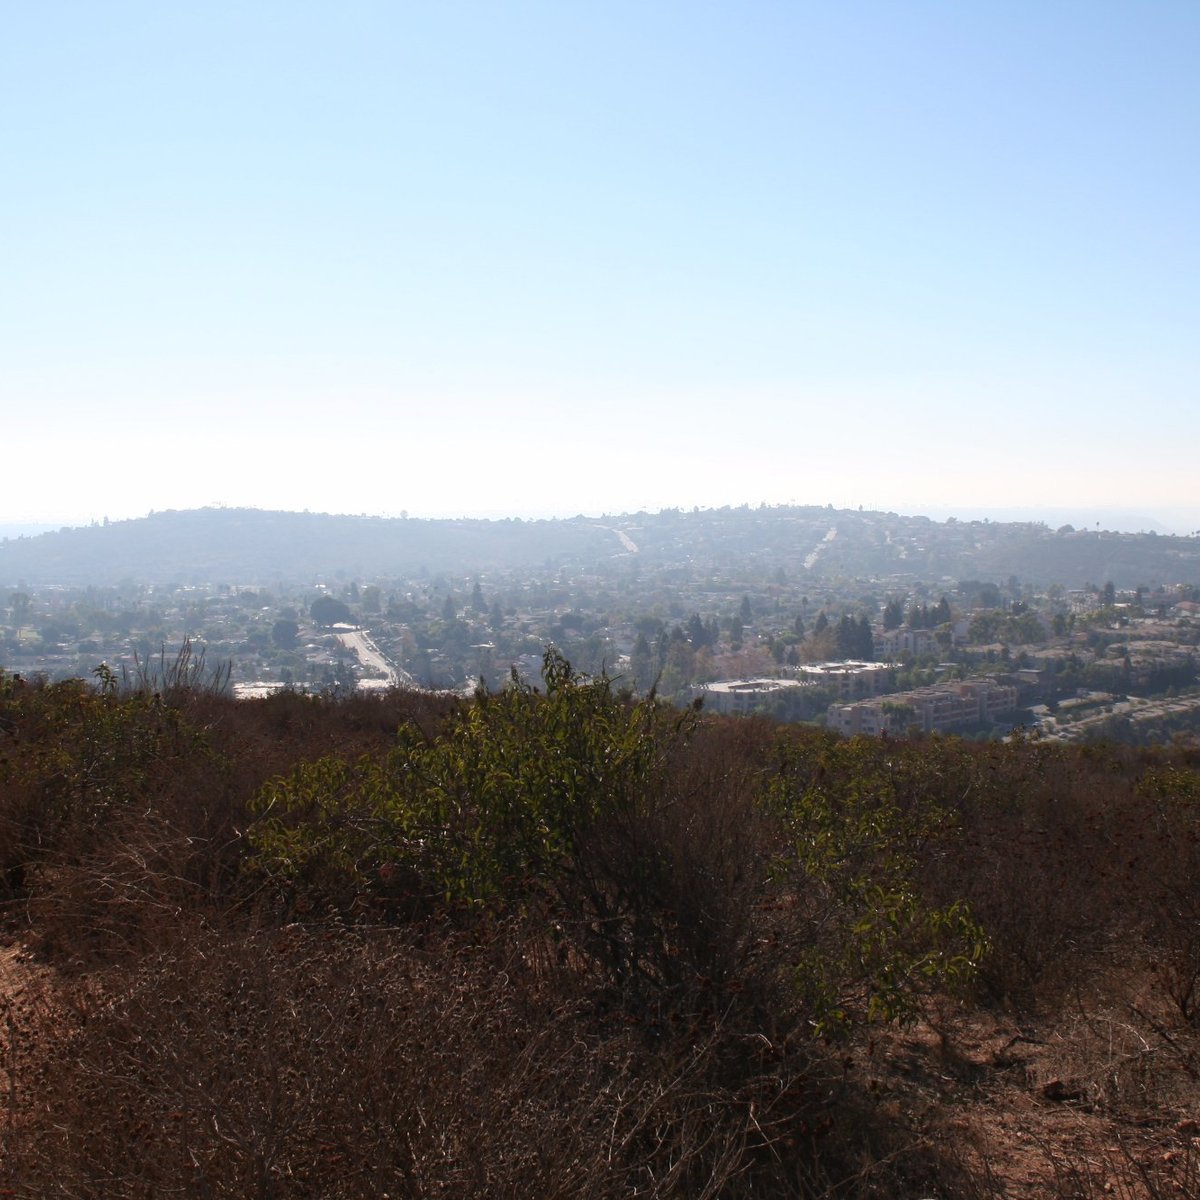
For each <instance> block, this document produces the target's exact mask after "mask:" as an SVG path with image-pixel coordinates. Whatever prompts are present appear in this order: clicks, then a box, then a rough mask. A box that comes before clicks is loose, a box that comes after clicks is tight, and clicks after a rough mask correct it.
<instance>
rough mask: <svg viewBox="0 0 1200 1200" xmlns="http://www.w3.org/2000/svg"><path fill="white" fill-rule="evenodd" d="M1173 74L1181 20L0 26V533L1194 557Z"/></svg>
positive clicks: (893, 14) (246, 9)
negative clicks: (877, 513)
mask: <svg viewBox="0 0 1200 1200" xmlns="http://www.w3.org/2000/svg"><path fill="white" fill-rule="evenodd" d="M1198 59H1200V6H1198V5H1196V4H1195V3H1192V2H1190V0H1189V2H1187V3H1170V2H1163V3H1157V4H1153V5H1134V4H1128V3H1121V4H1114V3H1104V2H1097V3H1091V4H1087V5H1081V4H1065V3H1051V4H1034V3H1021V2H1017V3H1011V2H1008V3H974V4H970V5H952V4H945V3H921V4H899V3H852V4H809V3H789V4H776V3H742V4H733V3H722V4H706V5H700V4H683V3H657V4H631V3H609V4H603V5H599V4H594V5H580V4H562V3H544V4H532V3H503V4H496V3H490V2H489V3H478V4H462V3H437V4H415V3H408V4H403V3H393V2H387V3H384V2H380V3H362V2H356V0H347V2H345V3H340V4H336V5H330V4H313V3H296V2H295V0H288V2H287V3H267V2H259V3H253V4H244V3H239V4H231V3H225V2H221V0H218V2H215V3H208V4H202V5H178V4H163V3H136V4H131V3H107V4H91V3H59V4H24V5H9V6H8V9H7V12H6V15H5V22H4V35H3V38H2V39H0V110H2V111H3V114H4V115H3V119H2V121H0V173H2V176H3V179H4V185H3V187H0V231H2V232H0V238H2V239H3V246H4V250H3V273H4V286H3V288H2V289H0V416H2V419H3V426H2V428H3V439H2V441H0V446H2V447H3V466H4V474H3V485H2V487H0V521H5V522H19V521H28V522H35V521H51V522H60V521H61V522H75V521H88V520H93V519H100V518H103V517H105V516H108V517H110V518H113V519H116V518H120V517H129V516H140V515H144V514H145V513H147V512H148V511H150V510H152V509H155V510H161V509H165V508H189V507H196V506H201V505H209V504H224V505H230V506H233V505H239V506H241V505H249V506H255V507H263V508H285V509H311V510H314V511H329V512H343V513H359V512H363V513H378V514H388V515H391V514H399V513H400V512H402V511H407V512H408V513H410V514H411V515H414V516H426V515H475V514H477V515H503V514H513V515H550V514H554V515H572V514H575V513H580V512H582V513H597V514H598V513H601V512H605V511H608V512H617V511H632V510H637V509H641V508H650V509H655V508H661V507H665V506H675V505H680V506H686V507H691V506H693V505H701V506H720V505H724V504H735V505H736V504H742V503H745V502H749V503H751V504H758V503H760V502H763V501H765V502H767V503H788V502H793V501H794V502H796V503H799V504H826V503H831V504H833V505H835V506H839V507H842V506H853V507H857V506H858V505H860V504H861V505H864V506H866V507H867V508H885V509H892V510H896V511H902V512H912V513H916V512H927V511H928V512H935V511H936V512H938V513H943V514H948V513H952V512H956V511H961V512H962V513H963V514H964V515H970V513H971V512H975V511H982V510H1001V509H1007V510H1014V509H1020V510H1025V511H1029V512H1030V513H1031V514H1037V513H1038V512H1042V511H1045V512H1047V513H1049V512H1056V513H1057V512H1064V511H1074V510H1075V509H1078V510H1080V511H1081V512H1083V513H1085V514H1086V512H1090V511H1092V510H1123V511H1131V512H1136V513H1140V514H1146V515H1147V517H1149V518H1154V519H1156V520H1158V521H1159V522H1160V527H1164V528H1166V527H1171V528H1179V529H1183V528H1188V527H1191V526H1196V525H1200V498H1198V496H1197V487H1196V482H1195V479H1196V455H1197V448H1198V447H1200V388H1198V383H1200V337H1198V336H1197V331H1198V330H1200V232H1198V230H1200V223H1198V222H1197V220H1196V203H1197V196H1198V195H1200V156H1198V155H1197V153H1196V146H1197V145H1198V144H1200V120H1198V118H1200V74H1198V73H1197V70H1196V62H1197V61H1198ZM1170 513H1174V514H1175V516H1174V517H1170V516H1166V515H1164V514H1170ZM1190 514H1195V517H1194V519H1193V517H1192V516H1191V515H1190Z"/></svg>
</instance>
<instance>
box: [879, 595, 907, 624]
mask: <svg viewBox="0 0 1200 1200" xmlns="http://www.w3.org/2000/svg"><path fill="white" fill-rule="evenodd" d="M903 624H904V605H903V604H902V603H901V601H900V600H899V599H898V598H894V599H892V600H889V601H888V602H887V603H886V604H885V605H884V606H883V628H884V629H885V630H887V631H891V630H893V629H899V628H900V626H901V625H903Z"/></svg>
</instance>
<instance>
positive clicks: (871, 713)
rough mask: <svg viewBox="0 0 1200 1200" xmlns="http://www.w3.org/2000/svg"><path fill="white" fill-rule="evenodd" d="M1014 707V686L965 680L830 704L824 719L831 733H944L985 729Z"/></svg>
mask: <svg viewBox="0 0 1200 1200" xmlns="http://www.w3.org/2000/svg"><path fill="white" fill-rule="evenodd" d="M1016 707H1017V689H1016V688H1015V687H1011V686H1009V685H1008V684H1001V683H996V682H995V681H993V680H990V679H969V680H965V681H963V682H961V683H945V684H934V685H933V686H931V687H924V688H916V689H914V690H913V691H911V692H898V693H896V694H895V695H893V696H877V697H875V698H873V699H870V700H860V701H859V702H858V703H857V704H842V705H834V706H833V707H831V708H830V710H829V718H828V721H829V727H830V728H831V729H836V730H837V731H838V732H839V733H845V734H856V733H862V734H867V735H874V736H878V735H879V734H881V733H885V732H886V733H894V734H903V733H907V732H908V730H910V729H912V728H914V727H915V728H917V729H920V730H921V731H922V732H923V733H932V732H934V731H935V730H937V731H940V732H947V731H949V730H953V729H969V728H971V727H973V726H976V725H989V724H991V723H992V722H993V721H995V720H997V719H998V718H999V717H1002V716H1003V715H1005V714H1006V713H1010V712H1012V711H1013V710H1014V709H1015V708H1016Z"/></svg>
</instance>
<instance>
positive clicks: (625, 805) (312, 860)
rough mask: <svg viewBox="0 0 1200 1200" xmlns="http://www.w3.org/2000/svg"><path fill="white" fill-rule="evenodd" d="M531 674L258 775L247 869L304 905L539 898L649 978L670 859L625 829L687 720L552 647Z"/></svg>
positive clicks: (344, 907) (592, 943)
mask: <svg viewBox="0 0 1200 1200" xmlns="http://www.w3.org/2000/svg"><path fill="white" fill-rule="evenodd" d="M543 679H544V681H545V693H544V694H542V693H541V692H539V691H537V690H536V689H533V688H531V687H528V686H525V685H523V684H521V683H519V682H518V681H517V680H516V678H515V677H514V679H513V683H512V686H511V687H509V688H507V689H506V690H504V691H502V692H499V693H495V694H489V693H487V692H484V691H482V690H481V691H480V692H479V694H478V695H477V696H476V698H475V700H474V702H473V703H471V704H469V705H464V706H461V707H460V708H459V709H457V710H456V711H455V712H454V713H452V714H451V716H450V717H449V719H448V721H447V723H446V725H445V727H444V728H443V729H442V730H441V731H440V732H439V733H437V734H435V735H432V736H430V735H427V734H425V733H423V732H421V731H420V730H419V729H417V728H415V727H414V726H403V727H401V729H400V730H399V732H398V734H397V739H396V745H395V747H394V749H392V750H391V752H390V753H388V754H387V755H386V756H383V757H371V756H365V757H363V758H360V759H359V760H358V761H357V762H355V763H348V762H346V761H344V760H342V759H340V758H337V757H326V758H323V759H320V760H318V761H316V762H313V763H308V764H305V765H303V766H301V767H299V768H297V769H296V770H295V771H293V772H292V773H291V774H290V775H288V776H286V777H284V778H280V779H277V780H275V781H273V782H272V783H270V784H268V785H267V786H266V787H265V788H264V789H263V790H262V792H261V793H260V794H259V796H258V798H257V800H256V802H255V806H254V807H255V808H256V810H257V812H258V814H259V819H258V820H257V822H256V824H255V825H254V827H253V829H252V830H251V833H250V838H251V841H252V843H253V845H254V847H255V856H254V860H253V861H254V866H255V867H256V868H257V869H258V870H260V871H262V872H265V874H266V875H267V876H268V877H269V878H270V879H271V880H273V881H274V882H275V883H276V884H277V885H278V886H280V887H281V888H282V890H283V891H284V893H285V894H286V895H287V896H288V898H289V899H290V901H291V903H292V904H293V905H294V906H296V907H297V908H299V909H300V910H301V911H307V910H313V909H322V908H330V907H331V908H333V909H335V910H338V911H340V912H342V913H343V914H352V913H355V912H356V911H357V912H363V911H374V912H377V913H378V912H379V911H380V910H382V911H383V912H384V913H385V914H387V915H393V916H394V915H397V913H398V912H402V911H404V910H405V909H407V910H408V911H413V910H415V909H420V908H428V907H429V906H430V905H445V906H447V907H449V908H452V909H456V910H458V911H460V912H461V911H463V910H464V909H466V910H471V909H480V908H483V907H486V906H489V905H497V904H499V905H503V904H512V903H530V902H534V901H544V900H546V899H549V900H551V901H552V902H553V905H554V908H555V912H556V916H557V917H558V918H559V920H558V921H557V923H556V925H555V928H556V929H558V930H559V932H560V933H562V934H563V935H564V936H567V937H569V938H570V939H571V940H572V941H573V943H574V944H575V948H576V949H577V950H581V951H582V952H583V953H585V954H586V955H587V956H588V957H589V958H590V959H592V960H593V961H595V962H596V963H598V964H600V965H601V966H602V967H603V968H604V970H605V971H606V973H607V974H608V975H609V976H610V978H611V979H612V981H614V982H618V983H622V984H623V983H625V982H627V981H628V980H629V979H630V978H631V977H632V976H635V975H638V974H641V973H644V972H645V971H646V970H647V964H646V962H645V955H646V952H647V951H648V950H649V949H650V948H651V947H652V946H653V945H655V944H656V943H657V944H659V948H660V949H661V940H662V937H663V930H662V928H661V920H662V917H663V913H662V912H661V908H660V906H659V905H657V904H656V901H655V897H656V895H657V893H658V892H659V891H660V890H661V885H662V882H663V878H664V876H665V874H666V872H667V864H666V862H665V861H664V859H663V856H662V855H661V853H660V852H659V849H658V847H656V846H655V845H654V844H653V842H652V841H651V840H650V839H648V838H645V837H639V836H638V835H637V833H636V832H635V830H636V828H637V827H638V826H639V823H640V822H641V821H643V819H644V818H645V817H646V815H647V813H648V812H649V811H650V810H651V809H652V808H653V807H654V805H655V804H656V802H657V800H658V799H659V798H660V797H662V796H663V795H664V794H665V793H666V791H667V788H666V777H667V764H668V760H669V758H670V755H671V753H672V751H673V749H674V748H675V747H676V746H677V745H678V744H679V743H680V742H681V741H682V740H683V739H685V738H686V736H687V735H688V733H689V731H690V730H691V728H692V727H693V725H694V723H695V718H694V714H690V713H685V714H679V713H676V712H672V711H671V710H669V709H666V708H665V707H663V706H660V705H658V704H656V703H655V702H654V701H652V700H648V699H647V700H643V701H640V702H638V703H631V702H628V701H626V700H624V699H623V698H621V697H619V696H618V695H617V694H616V693H615V692H614V689H613V684H612V681H611V680H610V679H609V678H607V677H606V676H600V677H597V678H588V677H585V676H581V675H578V674H576V673H575V672H573V671H572V669H571V667H570V665H569V664H568V663H567V662H566V660H565V659H564V658H562V656H561V655H559V654H558V653H557V652H556V651H553V650H550V651H548V652H547V654H546V657H545V662H544V665H543ZM614 846H618V847H619V849H620V853H612V852H611V851H612V850H613V848H614Z"/></svg>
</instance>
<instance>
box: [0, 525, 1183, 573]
mask: <svg viewBox="0 0 1200 1200" xmlns="http://www.w3.org/2000/svg"><path fill="white" fill-rule="evenodd" d="M616 556H626V557H633V556H636V557H637V558H638V559H639V561H640V562H642V563H644V564H645V565H647V566H653V567H660V568H661V567H677V568H678V569H679V570H680V571H687V572H692V571H695V570H697V569H711V570H715V571H723V570H748V569H756V570H764V569H766V570H770V571H772V572H774V571H778V570H782V571H784V572H785V573H786V574H787V575H788V576H790V577H792V578H795V577H797V576H803V575H808V576H811V577H814V578H819V577H825V576H843V577H872V576H873V577H887V576H899V577H904V576H910V577H914V578H920V579H930V580H936V579H939V578H942V577H948V578H952V579H982V580H1004V579H1007V578H1008V577H1009V576H1012V575H1015V576H1018V577H1019V578H1021V579H1022V580H1025V581H1028V582H1032V583H1040V584H1049V583H1060V584H1062V585H1063V586H1065V587H1079V586H1082V585H1083V584H1085V583H1095V584H1102V583H1106V582H1109V581H1112V582H1113V583H1114V584H1116V585H1117V586H1118V587H1134V586H1137V585H1146V586H1150V585H1153V584H1156V583H1190V584H1200V538H1185V537H1171V536H1160V535H1158V534H1154V533H1136V534H1135V533H1113V532H1105V531H1100V530H1075V529H1073V528H1072V527H1070V526H1069V525H1068V526H1063V527H1061V528H1059V529H1057V530H1052V529H1050V528H1048V527H1047V526H1046V525H1043V524H1038V523H1029V522H1023V523H1022V522H1013V523H1005V522H994V521H956V520H954V519H950V520H947V521H944V522H942V521H933V520H930V519H929V518H927V517H907V516H902V515H899V514H896V513H885V512H863V511H861V510H854V511H851V510H836V509H833V508H820V507H811V506H810V507H776V508H767V507H760V508H751V507H749V506H743V507H740V508H722V509H703V510H691V511H684V510H680V509H667V510H664V511H662V512H658V513H644V512H643V513H633V514H623V515H621V516H613V517H604V518H600V519H591V518H586V517H575V518H572V519H570V520H542V521H522V520H519V519H513V520H501V521H485V520H423V519H412V518H384V517H357V516H335V515H330V514H326V513H292V512H269V511H263V510H259V509H222V508H205V509H193V510H187V511H180V512H161V513H154V514H152V515H150V516H148V517H144V518H139V519H137V520H130V521H117V522H113V523H110V524H107V525H93V526H89V527H87V528H80V529H61V530H58V531H56V532H49V533H43V534H40V535H37V536H33V537H19V538H6V539H4V540H2V541H0V586H9V587H12V586H18V585H27V586H44V585H46V584H69V585H85V584H95V585H98V586H102V585H111V584H115V583H118V582H120V581H122V580H126V579H129V580H133V581H135V582H140V583H156V584H163V583H183V584H186V583H221V582H228V583H263V584H269V583H273V582H277V581H291V582H307V581H311V580H313V579H320V578H325V577H331V576H336V575H338V574H341V575H343V576H346V577H350V578H358V579H364V578H380V577H389V576H397V577H399V576H409V577H411V576H414V575H420V574H422V573H436V572H449V573H460V574H461V573H469V572H472V571H484V570H488V569H493V568H502V567H508V568H514V569H528V570H534V569H544V570H551V569H557V568H558V567H561V566H564V565H571V566H575V567H579V568H581V569H587V568H589V567H594V566H596V565H597V564H599V563H602V562H605V561H610V560H612V559H613V558H614V557H616Z"/></svg>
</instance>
